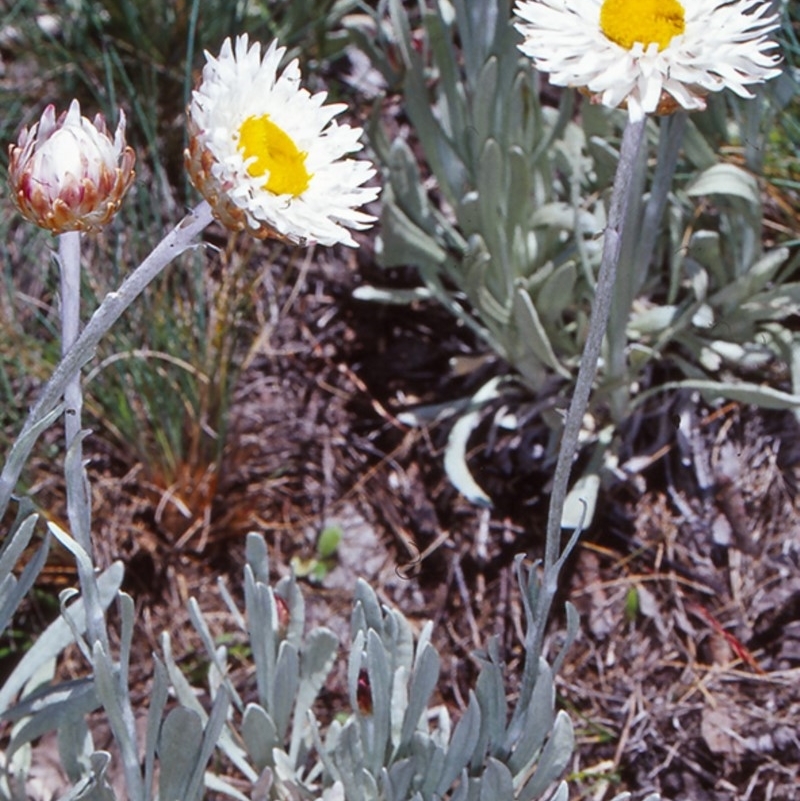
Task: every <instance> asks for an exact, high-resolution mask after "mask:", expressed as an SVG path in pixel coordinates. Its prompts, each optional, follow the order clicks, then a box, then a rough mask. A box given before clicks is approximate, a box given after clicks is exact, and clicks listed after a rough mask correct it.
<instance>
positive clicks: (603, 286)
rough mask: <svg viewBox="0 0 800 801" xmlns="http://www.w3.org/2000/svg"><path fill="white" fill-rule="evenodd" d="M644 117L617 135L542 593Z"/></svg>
mask: <svg viewBox="0 0 800 801" xmlns="http://www.w3.org/2000/svg"><path fill="white" fill-rule="evenodd" d="M645 124H646V120H642V121H641V122H635V123H631V122H629V123H628V125H627V126H626V128H625V133H624V134H623V136H622V146H621V147H620V154H619V164H618V165H617V173H616V176H615V177H614V188H613V190H612V192H611V203H610V207H609V211H608V225H607V226H606V230H605V236H604V239H603V257H602V261H601V263H600V272H599V274H598V276H597V285H596V287H595V298H594V308H593V309H592V316H591V320H590V322H589V332H588V335H587V338H586V344H585V345H584V349H583V354H582V356H581V364H580V368H579V369H578V378H577V380H576V382H575V390H574V392H573V395H572V400H571V402H570V405H569V410H568V411H567V416H566V418H565V420H564V432H563V434H562V436H561V447H560V449H559V452H558V460H557V462H556V470H555V476H554V478H553V491H552V495H551V496H550V509H549V513H548V518H547V535H546V537H547V539H546V543H545V557H544V582H545V586H544V594H545V595H549V594H550V593H551V591H552V592H553V593H554V592H555V585H556V582H557V579H558V570H557V569H555V568H556V567H557V563H558V561H559V556H560V553H561V519H562V516H563V513H564V503H565V501H566V497H567V489H568V486H569V478H570V473H571V472H572V462H573V459H574V457H575V453H576V452H577V447H578V437H579V435H580V431H581V423H582V421H583V415H584V414H585V413H586V408H587V406H588V404H589V395H590V393H591V390H592V384H593V383H594V378H595V376H596V374H597V361H598V359H599V357H600V350H601V348H602V345H603V337H604V336H605V333H606V328H607V326H608V316H609V310H610V309H611V302H612V300H613V297H614V283H615V281H616V275H617V265H618V262H619V253H620V244H621V242H622V228H623V225H624V221H625V215H626V212H627V207H628V200H629V197H630V194H629V189H630V185H631V176H632V173H633V170H634V168H635V165H636V161H637V159H638V157H639V153H640V150H641V147H642V143H643V142H644V131H645Z"/></svg>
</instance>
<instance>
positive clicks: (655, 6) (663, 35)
mask: <svg viewBox="0 0 800 801" xmlns="http://www.w3.org/2000/svg"><path fill="white" fill-rule="evenodd" d="M600 27H601V28H602V30H603V33H604V34H605V35H606V36H607V37H608V38H609V39H611V41H612V42H616V43H617V44H618V45H620V46H621V47H624V48H625V49H627V50H630V49H631V48H632V47H633V45H634V43H635V42H641V43H642V44H643V45H644V47H645V49H647V47H648V46H649V45H651V44H652V43H653V42H655V43H656V44H657V45H658V49H659V50H663V49H664V48H665V47H666V46H667V45H668V44H669V43H670V41H672V37H673V36H679V35H680V34H682V33H683V31H684V30H685V28H686V23H685V21H684V11H683V6H682V5H681V4H680V3H679V2H678V0H604V2H603V7H602V8H601V10H600Z"/></svg>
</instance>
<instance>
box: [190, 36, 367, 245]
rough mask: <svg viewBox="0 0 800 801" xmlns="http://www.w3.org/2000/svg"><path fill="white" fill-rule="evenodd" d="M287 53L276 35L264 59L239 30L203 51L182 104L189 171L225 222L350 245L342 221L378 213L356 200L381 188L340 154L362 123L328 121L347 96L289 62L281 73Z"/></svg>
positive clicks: (302, 240)
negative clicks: (328, 91) (305, 80)
mask: <svg viewBox="0 0 800 801" xmlns="http://www.w3.org/2000/svg"><path fill="white" fill-rule="evenodd" d="M284 52H285V48H283V47H278V44H277V42H273V43H272V44H271V45H270V46H269V48H268V49H267V51H266V53H265V54H264V57H263V58H262V57H261V45H259V44H254V45H253V46H252V47H249V46H248V39H247V35H246V34H245V35H243V36H239V37H238V38H237V39H236V42H235V44H233V45H232V44H231V40H230V39H226V40H225V42H224V44H223V45H222V51H221V52H220V54H219V58H214V57H213V56H212V55H210V54H209V53H206V61H207V63H206V66H205V68H204V69H203V79H202V82H201V83H200V86H199V87H198V89H197V90H196V91H195V92H194V93H193V95H192V101H191V104H190V106H189V121H188V128H189V135H190V143H189V148H188V150H187V151H186V166H187V169H188V171H189V175H190V177H191V180H192V183H193V184H194V186H195V187H196V188H197V189H198V190H199V191H200V193H201V194H202V195H203V196H204V197H205V198H206V200H208V202H209V203H210V204H211V206H212V208H213V211H214V215H215V216H216V217H217V218H218V219H219V220H220V221H221V222H222V223H223V224H224V225H226V226H227V227H228V228H230V229H232V230H237V231H242V230H246V231H248V232H249V233H250V234H252V235H253V236H255V237H258V238H259V239H264V238H267V237H271V238H275V239H283V240H286V241H288V242H292V243H294V244H300V245H306V244H311V243H313V242H318V243H320V244H323V245H333V244H335V243H337V242H341V243H342V244H345V245H350V246H355V245H356V242H355V240H354V239H353V237H352V236H351V234H350V231H349V230H348V229H355V230H361V229H364V228H368V227H369V226H370V225H371V224H372V223H373V222H374V221H375V218H374V217H372V216H370V215H368V214H365V213H363V212H360V211H357V210H356V207H358V206H361V205H363V204H365V203H368V202H370V201H372V200H374V199H375V198H376V197H377V195H378V191H379V190H378V189H377V188H376V187H365V186H362V184H364V182H366V181H367V180H369V179H370V178H371V177H372V176H373V175H374V174H375V169H374V167H373V166H372V165H371V164H370V163H369V162H367V161H357V160H355V159H349V158H342V157H343V156H344V155H345V154H347V153H354V152H356V151H358V150H361V148H362V145H361V143H360V142H359V137H360V136H361V133H362V132H361V129H360V128H352V127H350V126H349V125H340V124H337V123H336V122H335V121H334V119H333V118H334V117H335V116H336V115H337V114H339V113H340V112H341V111H343V110H344V109H345V108H346V106H345V105H344V104H342V103H338V104H332V105H323V103H324V101H325V97H326V95H325V93H324V92H321V93H319V94H315V95H311V94H310V93H309V92H308V91H306V90H305V89H303V88H302V87H301V86H300V69H299V67H298V65H297V61H296V60H295V61H292V62H291V63H290V64H288V65H287V66H286V68H285V69H284V70H283V71H282V72H281V73H279V72H278V67H279V65H280V62H281V59H282V58H283V54H284Z"/></svg>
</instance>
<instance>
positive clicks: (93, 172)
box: [8, 100, 136, 234]
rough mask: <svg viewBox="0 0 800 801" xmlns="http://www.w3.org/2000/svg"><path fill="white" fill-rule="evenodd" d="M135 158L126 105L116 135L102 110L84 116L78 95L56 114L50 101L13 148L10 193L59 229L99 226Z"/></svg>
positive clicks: (118, 198)
mask: <svg viewBox="0 0 800 801" xmlns="http://www.w3.org/2000/svg"><path fill="white" fill-rule="evenodd" d="M135 158H136V157H135V155H134V152H133V149H132V148H130V147H128V146H127V145H126V144H125V114H124V113H123V112H122V111H120V114H119V124H118V125H117V130H116V132H115V134H114V136H113V138H112V137H111V135H110V134H109V132H108V128H107V127H106V122H105V120H104V119H103V117H102V116H101V115H99V114H98V115H97V116H96V117H95V118H94V122H92V121H91V120H89V119H87V118H86V117H82V116H81V107H80V104H79V103H78V101H77V100H73V101H72V103H71V104H70V107H69V110H68V111H66V112H63V113H62V114H61V115H60V116H59V117H58V118H57V119H56V111H55V107H54V106H52V105H50V106H48V107H47V108H46V109H45V110H44V113H43V114H42V117H41V119H40V120H39V122H38V123H36V124H35V125H34V126H33V127H32V128H31V129H30V130H28V129H27V128H23V129H22V131H21V132H20V135H19V138H18V139H17V144H16V145H11V146H10V148H9V165H8V179H9V183H10V185H11V197H12V199H13V201H14V204H15V205H16V207H17V208H18V209H19V211H20V212H21V213H22V214H23V216H25V217H26V218H27V219H28V220H30V221H31V222H32V223H35V224H36V225H38V226H40V227H41V228H47V229H48V230H50V231H52V232H53V233H55V234H62V233H64V232H65V231H86V232H95V231H99V230H100V229H101V228H102V227H103V226H105V225H106V224H108V222H109V221H110V220H111V218H112V217H113V216H114V215H115V214H116V213H117V210H118V209H119V207H120V204H121V203H122V198H123V196H124V194H125V192H127V190H128V187H130V185H131V182H132V181H133V177H134V171H133V164H134V161H135Z"/></svg>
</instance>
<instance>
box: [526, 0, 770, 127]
mask: <svg viewBox="0 0 800 801" xmlns="http://www.w3.org/2000/svg"><path fill="white" fill-rule="evenodd" d="M515 11H516V14H517V16H518V17H519V18H520V21H518V22H517V24H516V28H517V30H519V32H520V33H521V34H522V35H523V36H524V37H525V41H524V42H522V43H521V44H520V50H522V52H523V53H525V54H526V55H527V56H530V58H531V59H532V60H533V63H534V65H535V66H536V68H537V69H539V70H541V71H542V72H547V73H549V75H550V81H551V83H554V84H556V85H559V86H575V87H579V88H581V89H583V90H584V91H587V92H588V93H589V94H590V95H591V96H592V98H593V100H595V101H596V102H601V103H603V104H604V105H606V106H609V107H612V108H616V107H617V106H621V105H625V106H627V108H628V113H629V115H630V119H631V120H633V121H636V120H640V119H641V118H642V117H643V116H644V115H645V114H650V113H653V112H658V113H666V112H670V111H675V110H676V109H677V108H684V109H687V110H697V109H703V108H705V105H706V102H705V98H706V96H707V95H708V93H709V92H718V91H721V90H722V89H730V90H732V91H733V92H735V93H736V94H737V95H739V96H740V97H752V94H751V92H750V91H749V90H748V88H747V87H748V86H750V85H752V84H757V83H761V82H763V81H766V80H768V79H769V78H773V77H775V76H776V75H778V74H779V73H780V70H779V69H778V68H777V64H778V62H779V61H780V57H779V55H778V54H777V53H776V52H775V49H776V48H777V45H776V43H775V42H774V41H772V40H771V39H770V38H769V36H768V34H769V33H770V32H771V31H773V30H774V29H775V28H777V27H778V19H777V15H776V14H774V13H771V9H770V3H769V2H768V0H683V2H679V0H518V2H517V6H516V9H515Z"/></svg>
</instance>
